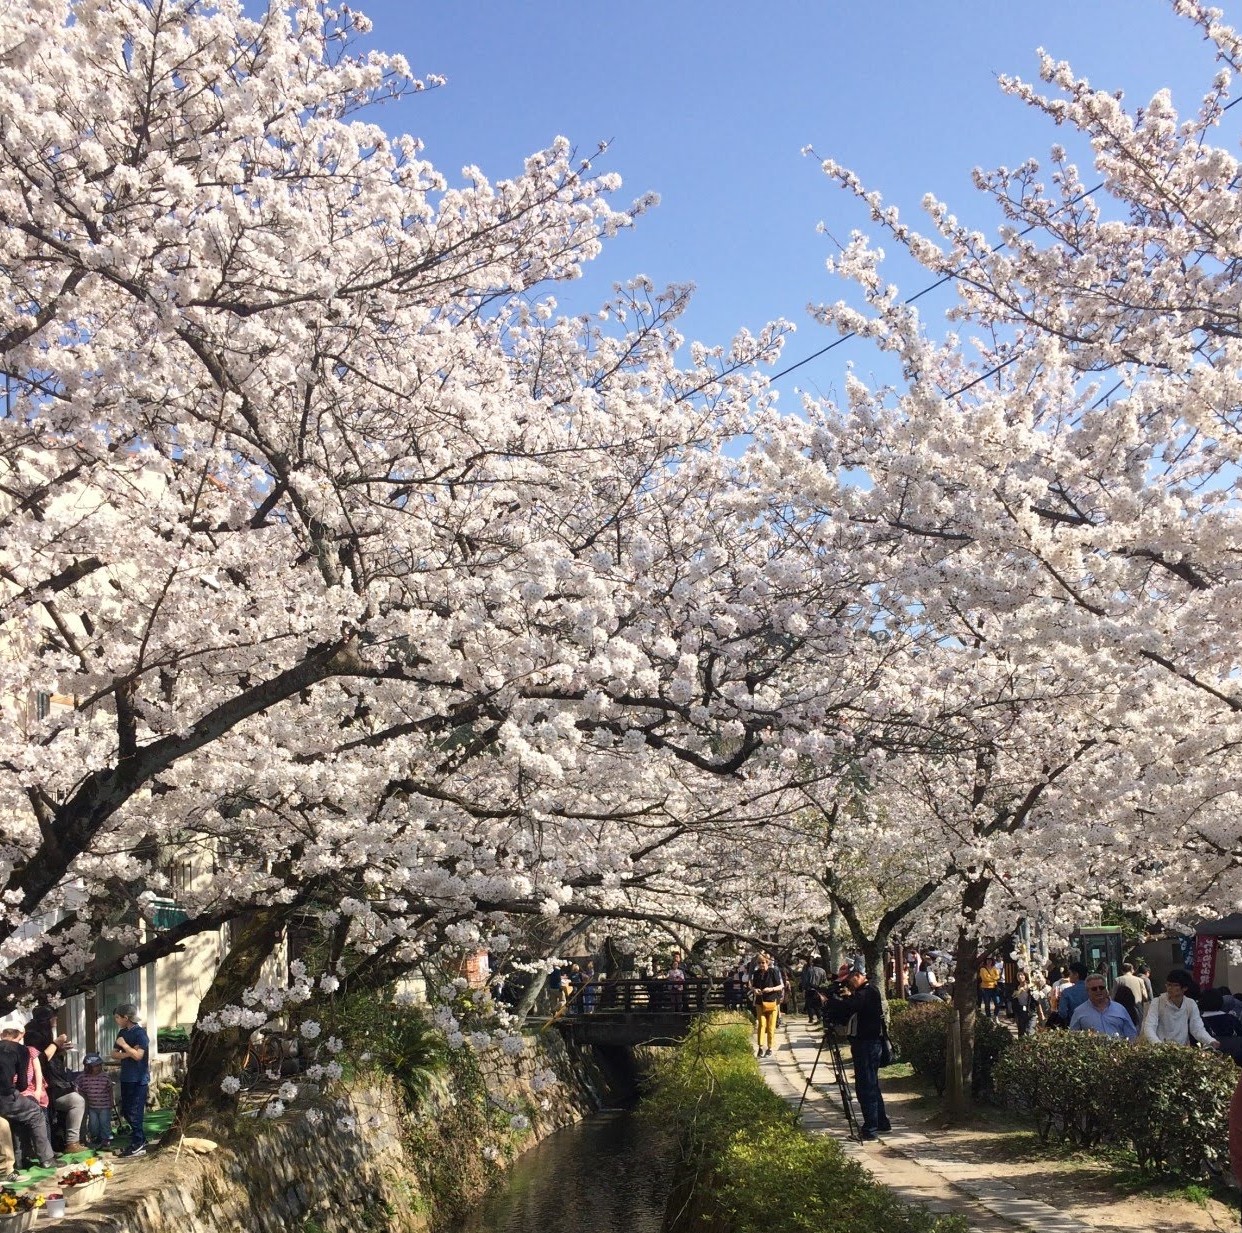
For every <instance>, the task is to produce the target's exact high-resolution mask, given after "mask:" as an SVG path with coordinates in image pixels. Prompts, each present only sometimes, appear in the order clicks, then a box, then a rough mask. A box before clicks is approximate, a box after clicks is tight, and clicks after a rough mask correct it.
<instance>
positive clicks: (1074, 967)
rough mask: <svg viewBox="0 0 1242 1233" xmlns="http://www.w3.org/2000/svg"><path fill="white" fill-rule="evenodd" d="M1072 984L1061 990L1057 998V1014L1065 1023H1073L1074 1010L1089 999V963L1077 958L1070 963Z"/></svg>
mask: <svg viewBox="0 0 1242 1233" xmlns="http://www.w3.org/2000/svg"><path fill="white" fill-rule="evenodd" d="M1068 975H1069V979H1070V982H1071V983H1070V985H1069V987H1068V988H1066V989H1062V990H1061V996H1060V998H1058V999H1057V1014H1058V1015H1059V1016H1060V1017H1061V1019H1062V1020H1063V1021H1064V1022H1065V1023H1067V1024H1068V1023H1072V1022H1073V1020H1074V1011H1076V1010H1077V1009H1078V1008H1079V1007H1080V1006H1081V1005H1082V1004H1083V1003H1084V1002H1085V1001H1086V1000H1087V985H1086V980H1087V965H1086V964H1085V963H1083V962H1082V961H1081V960H1078V959H1076V960H1075V961H1074V962H1073V963H1071V964H1070V965H1069V973H1068Z"/></svg>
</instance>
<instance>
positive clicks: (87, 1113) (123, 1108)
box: [0, 1004, 151, 1181]
mask: <svg viewBox="0 0 1242 1233" xmlns="http://www.w3.org/2000/svg"><path fill="white" fill-rule="evenodd" d="M113 1020H114V1022H115V1024H116V1030H117V1035H116V1044H115V1046H114V1048H113V1050H112V1053H111V1060H112V1061H113V1062H114V1063H115V1064H116V1068H117V1070H116V1077H117V1079H118V1081H119V1083H118V1086H119V1089H120V1102H119V1103H120V1113H121V1115H122V1117H123V1118H124V1119H125V1121H126V1122H127V1123H128V1124H129V1128H130V1137H129V1144H128V1146H126V1147H125V1148H123V1149H122V1150H121V1151H120V1152H119V1153H118V1155H120V1156H124V1157H131V1156H141V1155H143V1154H144V1153H145V1152H146V1138H145V1135H144V1131H143V1116H144V1113H145V1110H146V1104H147V1091H148V1087H149V1084H150V1063H149V1054H150V1047H151V1046H150V1040H149V1038H148V1036H147V1032H146V1029H145V1028H144V1027H143V1026H142V1024H141V1022H140V1021H139V1018H138V1009H137V1007H136V1006H133V1005H132V1004H123V1005H121V1006H118V1007H117V1008H116V1010H115V1011H114V1012H113ZM55 1022H56V1014H55V1011H53V1010H52V1008H51V1007H50V1006H45V1005H39V1006H36V1007H35V1008H34V1011H33V1012H32V1013H31V1017H30V1020H29V1021H28V1022H27V1023H26V1024H25V1026H24V1027H8V1028H5V1029H3V1031H0V1181H16V1180H17V1179H19V1178H20V1177H21V1175H22V1171H21V1167H20V1166H21V1165H22V1164H23V1163H25V1165H26V1167H31V1166H33V1165H34V1164H37V1165H39V1166H40V1167H42V1168H52V1167H54V1166H55V1165H57V1164H58V1163H67V1158H69V1157H72V1156H73V1155H74V1154H76V1153H79V1152H82V1151H85V1150H87V1149H88V1148H90V1149H94V1150H107V1149H109V1148H111V1146H112V1123H113V1112H114V1104H115V1103H116V1102H115V1100H114V1095H113V1076H112V1075H111V1074H109V1073H107V1072H106V1071H105V1064H104V1059H103V1057H102V1056H101V1055H100V1054H98V1053H88V1054H86V1056H85V1057H84V1058H83V1059H82V1069H81V1070H75V1069H73V1068H72V1067H71V1066H70V1064H69V1059H70V1056H71V1053H72V1050H73V1042H72V1041H71V1040H70V1039H69V1037H68V1036H67V1035H66V1034H65V1033H63V1032H61V1033H57V1032H56V1027H55ZM58 1152H59V1156H58V1154H57V1153H58Z"/></svg>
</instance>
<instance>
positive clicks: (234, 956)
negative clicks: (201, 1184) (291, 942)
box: [174, 906, 289, 1134]
mask: <svg viewBox="0 0 1242 1233" xmlns="http://www.w3.org/2000/svg"><path fill="white" fill-rule="evenodd" d="M288 916H289V909H288V908H287V907H284V906H282V907H279V908H260V909H259V910H258V911H257V912H254V913H253V914H251V916H250V917H249V919H247V920H246V922H245V924H243V925H240V926H238V927H237V928H236V931H235V936H234V939H233V944H232V946H231V947H230V948H229V952H228V954H227V955H225V956H224V959H223V961H222V962H221V964H220V966H219V967H218V968H217V969H216V974H215V976H214V977H213V978H212V982H211V986H210V987H209V988H208V990H207V994H206V996H205V997H204V998H203V1001H202V1003H201V1005H200V1006H199V1008H198V1017H199V1019H200V1020H201V1019H202V1018H203V1017H204V1016H205V1015H209V1014H214V1013H215V1012H216V1011H218V1010H220V1009H221V1008H222V1007H224V1006H231V1005H234V1004H236V1003H238V1002H240V1001H241V996H242V994H243V992H244V991H245V990H246V989H249V988H250V987H251V986H252V985H255V984H257V983H258V980H259V977H260V975H261V974H262V971H263V965H264V963H265V962H267V959H268V957H269V956H270V955H271V953H272V951H273V950H274V949H275V948H276V944H277V942H279V941H280V935H281V932H282V931H283V929H284V927H285V922H286V920H287V919H288ZM249 1038H250V1029H249V1028H229V1029H228V1030H226V1031H223V1032H202V1031H199V1030H198V1029H197V1028H195V1030H194V1034H193V1035H192V1036H191V1037H190V1049H189V1053H188V1054H187V1063H188V1068H187V1070H186V1076H185V1083H184V1085H183V1086H182V1088H181V1099H180V1100H179V1102H178V1104H177V1116H176V1119H175V1121H174V1125H175V1126H176V1127H177V1128H178V1129H179V1130H180V1131H181V1132H182V1133H186V1134H188V1133H194V1132H195V1131H199V1130H207V1131H211V1130H218V1129H221V1128H224V1127H227V1125H228V1123H229V1122H230V1121H231V1120H232V1117H233V1114H234V1112H235V1109H236V1105H237V1100H236V1097H234V1096H229V1095H227V1094H226V1093H225V1092H223V1091H221V1089H220V1081H221V1080H222V1079H223V1078H224V1077H225V1076H226V1075H235V1074H237V1073H238V1072H239V1071H240V1070H241V1065H242V1061H243V1059H244V1058H245V1055H246V1045H247V1042H248V1041H249Z"/></svg>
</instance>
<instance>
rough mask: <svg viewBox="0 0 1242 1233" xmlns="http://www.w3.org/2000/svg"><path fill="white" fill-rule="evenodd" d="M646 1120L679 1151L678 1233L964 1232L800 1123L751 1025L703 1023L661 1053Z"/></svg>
mask: <svg viewBox="0 0 1242 1233" xmlns="http://www.w3.org/2000/svg"><path fill="white" fill-rule="evenodd" d="M644 1115H645V1116H646V1117H647V1118H648V1119H649V1122H650V1124H651V1125H652V1126H653V1128H657V1129H658V1130H660V1131H663V1132H670V1131H671V1132H672V1133H673V1134H674V1135H675V1136H676V1138H677V1139H678V1140H679V1142H680V1145H681V1148H682V1160H683V1165H682V1168H683V1173H682V1174H681V1178H680V1181H679V1184H678V1186H677V1188H676V1190H675V1193H674V1196H673V1199H672V1201H671V1202H670V1204H669V1212H670V1219H671V1223H670V1225H669V1228H670V1229H672V1230H673V1231H674V1233H677V1231H679V1230H689V1229H693V1230H694V1231H695V1233H756V1231H757V1230H762V1233H795V1231H796V1233H823V1231H824V1230H825V1229H831V1230H833V1233H964V1230H965V1223H964V1222H963V1221H962V1220H961V1219H960V1218H959V1217H956V1216H950V1217H946V1216H934V1215H932V1214H931V1213H928V1212H924V1211H922V1210H921V1209H918V1208H909V1207H906V1206H905V1205H903V1204H902V1203H900V1202H898V1200H897V1199H896V1198H894V1197H893V1195H892V1194H891V1193H890V1192H889V1191H888V1190H886V1189H885V1188H884V1187H882V1186H879V1185H877V1184H876V1183H874V1182H872V1181H871V1179H870V1178H869V1177H868V1176H867V1174H866V1172H865V1171H864V1170H863V1168H862V1166H861V1165H859V1164H857V1163H856V1162H854V1161H851V1160H848V1159H847V1158H846V1157H845V1156H844V1154H843V1153H842V1151H841V1149H840V1147H839V1146H838V1144H837V1143H836V1141H835V1140H834V1139H831V1138H828V1137H826V1136H823V1135H809V1134H807V1133H806V1132H804V1131H802V1130H801V1129H799V1128H798V1127H797V1126H795V1125H794V1123H793V1121H792V1119H791V1117H790V1111H789V1107H788V1106H787V1105H786V1104H785V1102H784V1101H783V1100H782V1099H781V1098H780V1097H779V1096H777V1095H776V1094H775V1093H774V1092H772V1091H771V1089H770V1088H769V1087H768V1086H767V1084H766V1083H764V1081H763V1078H762V1076H761V1075H760V1073H759V1068H758V1066H757V1065H756V1063H755V1060H754V1058H753V1057H752V1055H751V1049H750V1033H749V1031H748V1029H747V1027H746V1026H745V1025H742V1024H736V1023H734V1024H729V1023H720V1022H713V1023H709V1024H706V1025H701V1026H700V1027H698V1028H696V1030H695V1031H694V1032H692V1033H691V1035H690V1037H689V1038H688V1039H687V1040H686V1041H685V1042H684V1043H683V1044H682V1045H681V1046H680V1047H679V1048H678V1049H677V1050H676V1051H675V1052H673V1053H671V1054H669V1055H666V1056H665V1057H663V1058H662V1059H661V1060H660V1061H659V1062H658V1064H657V1067H656V1071H655V1075H654V1082H653V1089H652V1093H651V1095H650V1096H649V1097H648V1099H647V1100H646V1101H645V1102H644Z"/></svg>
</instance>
